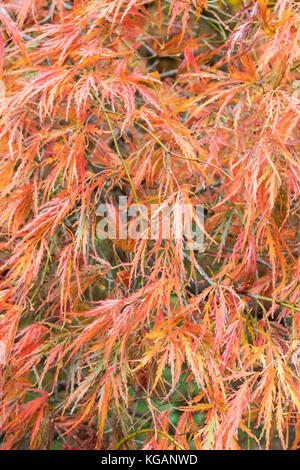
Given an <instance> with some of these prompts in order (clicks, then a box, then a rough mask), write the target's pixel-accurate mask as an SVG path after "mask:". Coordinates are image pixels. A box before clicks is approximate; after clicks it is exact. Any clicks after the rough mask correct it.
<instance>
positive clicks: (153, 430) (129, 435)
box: [115, 428, 185, 450]
mask: <svg viewBox="0 0 300 470" xmlns="http://www.w3.org/2000/svg"><path fill="white" fill-rule="evenodd" d="M146 432H157V433H158V434H161V435H162V436H164V437H167V438H168V439H169V440H170V441H171V442H172V443H173V444H174V445H175V446H177V447H179V449H181V450H185V448H184V447H183V446H182V445H181V444H179V442H177V441H176V440H175V439H174V438H173V437H172V436H170V435H169V434H167V433H166V432H164V431H161V430H160V429H151V428H150V429H141V430H140V431H135V432H133V433H132V434H128V436H126V437H124V439H122V440H121V441H119V442H118V443H117V444H116V447H115V450H119V449H120V447H121V445H122V444H124V443H125V442H127V441H129V440H130V439H133V438H134V437H135V436H138V435H139V434H144V433H146Z"/></svg>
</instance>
